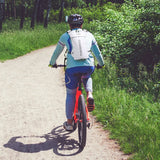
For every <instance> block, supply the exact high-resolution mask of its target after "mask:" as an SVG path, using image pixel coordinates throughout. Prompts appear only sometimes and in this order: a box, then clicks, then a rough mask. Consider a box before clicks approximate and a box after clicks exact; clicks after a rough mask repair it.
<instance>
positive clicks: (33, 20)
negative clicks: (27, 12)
mask: <svg viewBox="0 0 160 160" xmlns="http://www.w3.org/2000/svg"><path fill="white" fill-rule="evenodd" d="M38 5H39V0H35V3H34V9H33V13H32V19H31V28H32V29H34V24H35V19H36V15H37V9H38Z"/></svg>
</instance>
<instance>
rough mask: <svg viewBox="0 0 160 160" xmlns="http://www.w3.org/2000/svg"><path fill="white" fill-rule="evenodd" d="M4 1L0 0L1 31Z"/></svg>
mask: <svg viewBox="0 0 160 160" xmlns="http://www.w3.org/2000/svg"><path fill="white" fill-rule="evenodd" d="M4 3H5V0H0V31H2V21H3V18H4V11H3V10H4Z"/></svg>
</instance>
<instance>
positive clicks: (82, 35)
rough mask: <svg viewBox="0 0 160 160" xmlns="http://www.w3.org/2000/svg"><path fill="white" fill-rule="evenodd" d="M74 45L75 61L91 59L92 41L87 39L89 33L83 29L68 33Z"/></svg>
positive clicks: (72, 52)
mask: <svg viewBox="0 0 160 160" xmlns="http://www.w3.org/2000/svg"><path fill="white" fill-rule="evenodd" d="M67 33H68V34H69V36H70V39H71V43H72V50H71V53H70V54H71V55H72V56H73V58H74V60H83V59H87V58H89V54H90V48H91V40H89V39H88V38H87V31H86V30H82V29H77V30H72V31H71V30H70V31H68V32H67Z"/></svg>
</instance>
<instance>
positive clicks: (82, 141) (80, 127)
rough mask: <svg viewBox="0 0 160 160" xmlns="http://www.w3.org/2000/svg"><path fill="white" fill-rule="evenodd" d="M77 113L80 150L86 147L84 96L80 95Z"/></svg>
mask: <svg viewBox="0 0 160 160" xmlns="http://www.w3.org/2000/svg"><path fill="white" fill-rule="evenodd" d="M78 112H79V113H80V117H79V121H78V137H79V145H80V148H81V149H83V148H84V147H85V145H86V136H87V126H86V124H87V118H86V106H85V100H84V96H83V95H80V96H79V100H78Z"/></svg>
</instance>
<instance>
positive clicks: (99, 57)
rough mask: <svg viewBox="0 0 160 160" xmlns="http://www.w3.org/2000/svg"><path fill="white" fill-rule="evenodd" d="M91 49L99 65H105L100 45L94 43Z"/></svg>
mask: <svg viewBox="0 0 160 160" xmlns="http://www.w3.org/2000/svg"><path fill="white" fill-rule="evenodd" d="M91 50H92V52H93V53H94V55H95V57H96V59H97V61H98V63H99V65H100V66H103V65H104V60H103V57H102V54H101V52H100V50H99V47H98V45H97V43H94V44H93V45H92V47H91Z"/></svg>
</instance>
